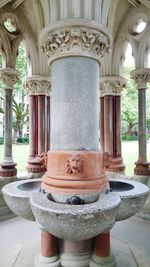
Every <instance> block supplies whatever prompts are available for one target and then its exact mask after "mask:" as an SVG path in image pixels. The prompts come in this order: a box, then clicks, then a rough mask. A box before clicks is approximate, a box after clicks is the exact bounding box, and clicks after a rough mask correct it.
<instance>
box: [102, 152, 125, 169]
mask: <svg viewBox="0 0 150 267" xmlns="http://www.w3.org/2000/svg"><path fill="white" fill-rule="evenodd" d="M104 167H105V171H106V172H121V173H124V171H125V165H124V163H123V158H122V157H117V158H113V157H111V156H109V154H108V153H107V152H105V153H104Z"/></svg>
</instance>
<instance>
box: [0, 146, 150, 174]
mask: <svg viewBox="0 0 150 267" xmlns="http://www.w3.org/2000/svg"><path fill="white" fill-rule="evenodd" d="M3 150H4V146H3V145H0V161H2V159H3ZM147 151H148V153H147V156H148V160H150V143H148V144H147ZM28 153H29V145H24V144H18V145H13V157H14V161H15V162H16V163H17V169H18V171H19V172H24V171H25V165H26V162H27V159H28ZM122 156H123V159H124V163H125V165H126V175H133V169H134V162H135V161H136V160H137V159H138V142H137V141H123V142H122Z"/></svg>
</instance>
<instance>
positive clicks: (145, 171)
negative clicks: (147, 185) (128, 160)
mask: <svg viewBox="0 0 150 267" xmlns="http://www.w3.org/2000/svg"><path fill="white" fill-rule="evenodd" d="M135 165H136V167H135V168H134V174H135V175H144V176H150V162H146V161H145V162H144V161H140V160H138V161H137V162H135Z"/></svg>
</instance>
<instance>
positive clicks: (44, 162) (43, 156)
mask: <svg viewBox="0 0 150 267" xmlns="http://www.w3.org/2000/svg"><path fill="white" fill-rule="evenodd" d="M40 158H41V159H40V164H41V165H42V166H43V167H44V168H45V169H46V170H47V160H48V156H47V153H46V152H43V153H42V154H41V155H40Z"/></svg>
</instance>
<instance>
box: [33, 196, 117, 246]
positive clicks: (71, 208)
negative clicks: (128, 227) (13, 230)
mask: <svg viewBox="0 0 150 267" xmlns="http://www.w3.org/2000/svg"><path fill="white" fill-rule="evenodd" d="M30 203H31V208H32V211H33V213H34V216H35V218H36V219H37V221H38V223H39V224H40V225H41V226H42V227H43V229H44V230H45V231H47V232H48V233H51V234H53V235H54V236H56V237H58V238H60V239H65V240H75V241H79V240H87V239H90V238H93V237H94V236H96V235H98V234H100V233H103V232H104V231H107V230H109V229H111V228H112V227H113V225H114V223H115V217H116V214H117V210H118V207H119V204H120V197H119V195H118V194H116V193H108V194H105V193H101V194H100V195H99V198H98V200H97V201H96V202H93V203H88V204H82V205H70V204H64V203H56V202H54V201H53V199H52V196H51V194H50V193H49V194H48V193H45V194H43V193H38V192H37V193H34V194H32V196H31V198H30Z"/></svg>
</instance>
